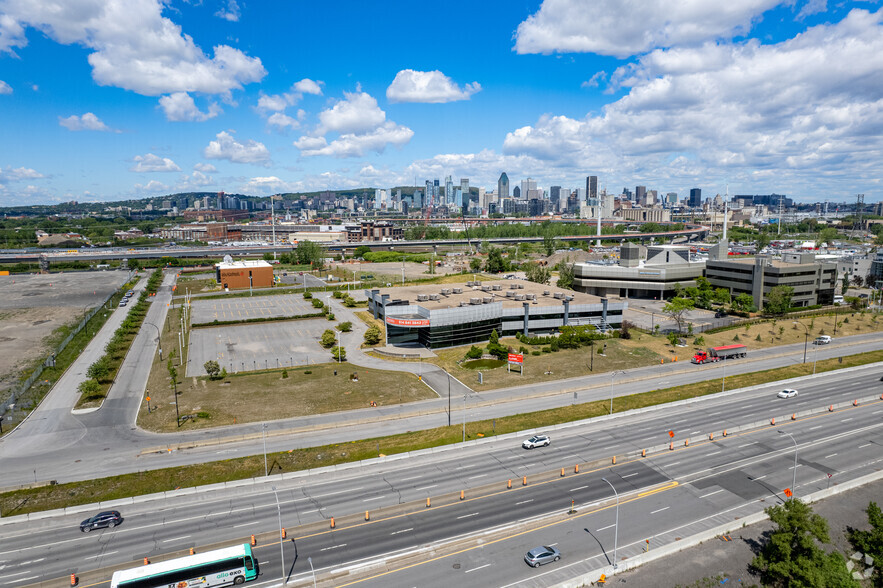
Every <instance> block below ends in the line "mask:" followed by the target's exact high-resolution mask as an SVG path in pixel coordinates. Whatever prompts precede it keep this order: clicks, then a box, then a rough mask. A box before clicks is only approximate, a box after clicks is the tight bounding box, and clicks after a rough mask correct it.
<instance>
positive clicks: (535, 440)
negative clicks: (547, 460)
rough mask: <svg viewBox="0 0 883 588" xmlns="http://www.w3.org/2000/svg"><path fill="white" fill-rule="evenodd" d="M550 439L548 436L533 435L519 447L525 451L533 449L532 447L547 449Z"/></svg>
mask: <svg viewBox="0 0 883 588" xmlns="http://www.w3.org/2000/svg"><path fill="white" fill-rule="evenodd" d="M551 442H552V439H551V438H550V437H549V436H548V435H534V436H533V437H531V438H530V439H525V440H524V442H522V444H521V446H522V447H524V448H525V449H533V448H534V447H548V446H549V444H550V443H551Z"/></svg>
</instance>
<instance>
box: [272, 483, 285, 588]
mask: <svg viewBox="0 0 883 588" xmlns="http://www.w3.org/2000/svg"><path fill="white" fill-rule="evenodd" d="M273 496H275V497H276V513H277V514H278V515H279V559H281V560H282V584H283V585H285V584H287V583H288V580H287V579H286V578H285V541H283V540H282V507H281V506H279V494H278V493H277V492H276V486H273Z"/></svg>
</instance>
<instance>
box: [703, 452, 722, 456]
mask: <svg viewBox="0 0 883 588" xmlns="http://www.w3.org/2000/svg"><path fill="white" fill-rule="evenodd" d="M718 453H720V451H712V452H711V453H706V454H705V457H711V456H712V455H717V454H718Z"/></svg>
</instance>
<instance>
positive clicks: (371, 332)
mask: <svg viewBox="0 0 883 588" xmlns="http://www.w3.org/2000/svg"><path fill="white" fill-rule="evenodd" d="M380 334H381V333H380V327H378V326H377V325H371V326H370V327H368V330H367V331H365V344H366V345H377V344H378V343H380Z"/></svg>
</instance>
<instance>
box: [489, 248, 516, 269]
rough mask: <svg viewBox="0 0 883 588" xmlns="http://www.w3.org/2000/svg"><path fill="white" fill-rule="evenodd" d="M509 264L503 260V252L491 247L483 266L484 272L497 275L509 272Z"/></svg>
mask: <svg viewBox="0 0 883 588" xmlns="http://www.w3.org/2000/svg"><path fill="white" fill-rule="evenodd" d="M509 267H510V266H509V262H508V261H506V260H505V259H503V251H502V250H500V249H499V248H497V247H491V248H490V250H489V251H488V254H487V261H486V262H485V264H484V271H486V272H488V273H491V274H499V273H502V272H505V271H508V270H509Z"/></svg>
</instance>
